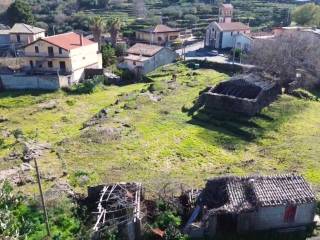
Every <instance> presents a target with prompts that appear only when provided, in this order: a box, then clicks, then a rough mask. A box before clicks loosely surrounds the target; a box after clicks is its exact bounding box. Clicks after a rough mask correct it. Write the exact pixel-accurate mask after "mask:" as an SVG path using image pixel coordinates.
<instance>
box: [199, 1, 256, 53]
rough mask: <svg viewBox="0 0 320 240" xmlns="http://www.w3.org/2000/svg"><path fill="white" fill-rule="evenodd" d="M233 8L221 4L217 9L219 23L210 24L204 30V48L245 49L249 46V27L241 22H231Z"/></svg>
mask: <svg viewBox="0 0 320 240" xmlns="http://www.w3.org/2000/svg"><path fill="white" fill-rule="evenodd" d="M232 14H233V6H232V5H231V4H222V5H221V7H220V8H219V22H212V23H210V24H209V26H208V27H207V30H206V35H205V39H204V45H205V47H209V48H216V49H226V48H234V47H235V46H239V48H241V49H247V48H249V46H250V37H248V35H249V34H250V31H251V30H250V27H249V26H247V25H245V24H243V23H241V22H232Z"/></svg>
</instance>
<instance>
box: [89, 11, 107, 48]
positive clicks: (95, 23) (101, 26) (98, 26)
mask: <svg viewBox="0 0 320 240" xmlns="http://www.w3.org/2000/svg"><path fill="white" fill-rule="evenodd" d="M105 28H106V25H105V22H104V20H103V18H102V17H101V16H94V17H92V18H90V29H91V31H92V34H93V38H94V41H96V42H97V43H98V45H99V49H100V47H101V35H102V33H103V32H104V31H105Z"/></svg>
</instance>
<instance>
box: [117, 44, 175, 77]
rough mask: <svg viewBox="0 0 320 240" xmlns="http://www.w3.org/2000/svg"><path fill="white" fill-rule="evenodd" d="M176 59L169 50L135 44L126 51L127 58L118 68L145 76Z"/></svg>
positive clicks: (173, 53)
mask: <svg viewBox="0 0 320 240" xmlns="http://www.w3.org/2000/svg"><path fill="white" fill-rule="evenodd" d="M177 57H178V54H177V53H176V52H174V51H172V50H171V49H169V48H165V47H161V46H156V45H148V44H143V43H137V44H135V45H134V46H132V47H131V48H129V49H128V50H127V56H125V57H124V61H123V62H122V63H121V64H119V67H120V68H125V69H129V70H130V71H133V72H135V73H136V74H146V73H149V72H151V71H153V70H155V69H156V68H158V67H160V66H162V65H166V64H169V63H172V62H173V61H174V60H176V58H177Z"/></svg>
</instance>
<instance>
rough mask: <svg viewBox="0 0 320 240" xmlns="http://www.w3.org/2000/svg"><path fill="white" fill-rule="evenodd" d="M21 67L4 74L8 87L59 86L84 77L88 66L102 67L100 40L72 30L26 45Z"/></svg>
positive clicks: (1, 75)
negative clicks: (92, 39) (95, 40)
mask: <svg viewBox="0 0 320 240" xmlns="http://www.w3.org/2000/svg"><path fill="white" fill-rule="evenodd" d="M19 59H21V60H22V61H23V64H22V66H21V69H20V70H19V71H16V72H13V73H11V74H1V73H0V78H1V80H0V83H1V85H2V87H3V88H4V89H52V90H55V89H58V88H60V87H66V86H70V85H72V84H74V83H78V82H79V81H81V80H83V79H84V76H85V70H86V69H102V55H101V53H100V51H99V47H98V43H96V42H93V41H91V40H89V39H86V38H84V37H83V36H82V35H81V34H77V33H75V32H68V33H63V34H58V35H54V36H50V37H45V38H40V39H38V40H36V41H34V42H32V43H29V44H27V45H26V46H24V55H23V56H21V57H19Z"/></svg>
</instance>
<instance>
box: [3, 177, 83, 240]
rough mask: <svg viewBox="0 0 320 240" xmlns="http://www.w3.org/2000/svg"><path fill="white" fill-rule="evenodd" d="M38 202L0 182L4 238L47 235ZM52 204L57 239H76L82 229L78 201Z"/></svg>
mask: <svg viewBox="0 0 320 240" xmlns="http://www.w3.org/2000/svg"><path fill="white" fill-rule="evenodd" d="M38 205H39V204H38V203H35V202H32V201H31V200H30V199H28V198H27V197H26V196H23V195H21V194H14V193H13V188H12V186H11V185H10V184H9V183H8V182H7V181H5V182H3V183H1V184H0V239H30V240H38V239H43V237H44V236H45V234H46V233H45V225H44V218H43V213H42V211H41V209H39V208H38ZM53 206H54V207H49V208H48V214H49V221H50V228H51V232H52V236H53V239H74V238H73V237H74V236H77V235H78V233H79V231H80V225H81V223H80V221H79V220H78V216H77V214H76V211H75V210H76V208H75V205H74V204H73V203H72V202H71V201H70V200H69V199H67V198H63V199H59V200H58V202H55V203H53Z"/></svg>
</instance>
